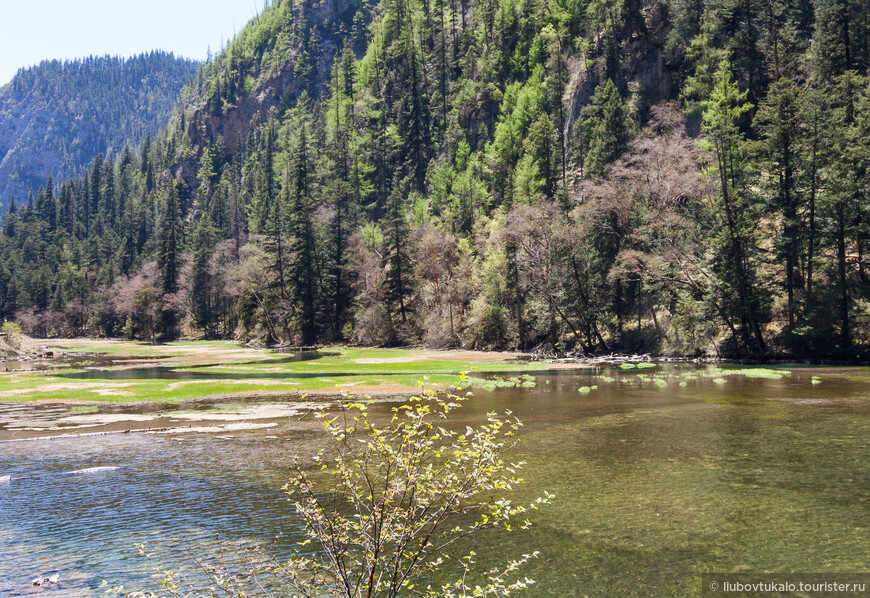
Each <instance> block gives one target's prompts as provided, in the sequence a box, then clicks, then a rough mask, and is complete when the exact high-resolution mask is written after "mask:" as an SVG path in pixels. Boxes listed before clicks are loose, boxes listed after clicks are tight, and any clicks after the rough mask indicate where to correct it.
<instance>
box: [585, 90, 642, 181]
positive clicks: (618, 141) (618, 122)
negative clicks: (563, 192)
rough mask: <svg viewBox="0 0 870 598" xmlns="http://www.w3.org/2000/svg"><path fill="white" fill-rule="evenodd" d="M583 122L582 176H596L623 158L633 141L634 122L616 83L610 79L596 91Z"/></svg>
mask: <svg viewBox="0 0 870 598" xmlns="http://www.w3.org/2000/svg"><path fill="white" fill-rule="evenodd" d="M580 118H581V120H582V123H583V128H582V137H581V141H580V143H581V145H582V146H583V150H582V151H583V156H584V157H583V173H584V174H585V175H586V176H588V177H592V176H596V175H600V174H603V173H604V170H605V167H606V166H607V165H608V164H610V163H611V162H613V161H614V160H615V159H616V158H618V157H619V156H621V155H622V154H623V152H625V150H626V149H627V148H628V142H629V141H630V140H631V134H632V124H631V119H630V118H629V117H628V114H627V112H626V110H625V104H624V103H623V101H622V97H620V95H619V90H618V89H617V88H616V85H615V84H614V83H613V80H611V79H607V80H606V81H605V82H604V83H602V84H600V85H599V86H598V87H596V88H595V93H593V94H592V98H591V99H590V101H589V105H588V106H585V107H584V108H583V110H582V111H581V113H580Z"/></svg>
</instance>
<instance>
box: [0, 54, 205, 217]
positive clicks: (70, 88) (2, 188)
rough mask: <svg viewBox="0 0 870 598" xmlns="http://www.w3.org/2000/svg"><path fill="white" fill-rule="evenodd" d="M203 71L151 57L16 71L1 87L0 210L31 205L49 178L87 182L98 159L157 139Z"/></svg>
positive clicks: (89, 60) (84, 61) (159, 56)
mask: <svg viewBox="0 0 870 598" xmlns="http://www.w3.org/2000/svg"><path fill="white" fill-rule="evenodd" d="M198 68H199V63H198V62H195V61H192V60H187V59H184V58H177V57H175V56H173V55H172V54H171V53H166V52H159V51H153V52H149V53H147V54H140V55H138V56H133V57H131V58H126V59H122V58H118V57H110V56H91V57H89V58H85V59H81V60H68V61H60V60H46V61H43V62H42V63H40V64H39V65H37V66H34V67H29V68H22V69H19V71H18V74H17V75H16V76H15V77H14V78H13V79H12V81H11V82H9V83H8V84H6V85H4V86H2V87H0V208H2V210H3V211H5V210H6V209H7V208H8V207H9V204H10V203H11V201H12V198H13V197H14V198H17V199H18V201H19V203H21V202H23V201H26V200H27V196H28V194H29V193H30V192H31V191H33V192H36V190H37V188H38V187H39V186H40V185H44V184H45V183H46V179H47V178H48V177H49V176H52V177H53V178H54V179H59V180H66V179H71V178H73V177H78V176H82V175H84V174H85V173H86V172H89V171H90V167H91V163H92V162H93V161H94V158H96V157H97V156H98V155H99V154H103V155H107V154H109V153H111V152H112V151H113V150H114V151H115V152H117V151H118V150H120V149H121V148H123V147H124V144H125V143H128V142H129V143H132V144H134V145H137V146H138V145H139V144H140V143H142V141H143V140H144V139H145V137H146V136H147V135H148V134H149V133H151V134H156V133H157V132H158V131H160V129H161V128H162V127H163V126H164V125H165V124H166V121H167V120H169V116H170V115H171V114H172V111H173V110H174V109H175V107H176V102H177V99H178V94H179V92H180V91H181V88H182V87H184V85H185V84H187V82H188V81H190V80H191V79H192V78H193V76H194V75H195V74H196V72H197V70H198Z"/></svg>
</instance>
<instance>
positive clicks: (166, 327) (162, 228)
mask: <svg viewBox="0 0 870 598" xmlns="http://www.w3.org/2000/svg"><path fill="white" fill-rule="evenodd" d="M183 186H184V183H183V181H181V180H180V179H175V180H170V181H168V182H167V184H166V188H165V190H164V198H163V209H162V211H161V218H160V223H159V225H158V230H159V235H160V251H159V254H158V261H157V264H158V267H159V268H160V292H161V295H162V298H163V299H162V300H163V308H162V310H161V317H160V326H159V330H160V338H161V340H164V341H166V340H173V339H175V338H176V337H177V336H178V306H177V304H176V297H175V295H176V293H177V292H178V274H179V272H180V269H181V252H182V243H183V234H184V231H183V230H182V227H183V222H182V219H181V205H180V203H181V202H180V199H179V195H180V193H179V189H180V188H181V187H183Z"/></svg>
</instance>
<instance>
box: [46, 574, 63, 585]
mask: <svg viewBox="0 0 870 598" xmlns="http://www.w3.org/2000/svg"><path fill="white" fill-rule="evenodd" d="M59 581H60V575H59V574H57V573H55V574H54V575H52V576H51V577H49V578H48V583H57V582H59Z"/></svg>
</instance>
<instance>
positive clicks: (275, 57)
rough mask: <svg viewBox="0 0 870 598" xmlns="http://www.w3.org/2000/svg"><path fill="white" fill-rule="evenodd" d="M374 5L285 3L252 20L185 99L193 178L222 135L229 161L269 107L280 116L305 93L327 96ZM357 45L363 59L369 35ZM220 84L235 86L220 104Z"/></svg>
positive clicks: (188, 171)
mask: <svg viewBox="0 0 870 598" xmlns="http://www.w3.org/2000/svg"><path fill="white" fill-rule="evenodd" d="M375 5H376V2H374V1H373V0H320V1H316V0H315V1H314V2H311V1H305V2H300V3H296V2H289V1H280V2H274V3H273V5H272V6H271V7H270V8H269V9H268V10H267V11H266V12H265V13H264V14H263V15H261V17H260V18H258V19H254V20H252V21H251V22H250V23H249V24H248V25H247V27H246V29H245V30H243V31H242V33H241V34H240V35H239V37H238V38H237V39H236V40H235V41H234V42H233V43H232V44H231V45H230V47H229V48H228V49H227V50H226V51H225V52H224V53H223V55H222V57H221V60H219V61H216V62H215V63H214V64H211V65H206V67H205V68H204V69H203V73H204V74H202V73H201V75H202V76H201V77H198V80H197V82H196V83H195V84H194V85H192V86H191V88H190V90H189V93H188V94H187V95H186V97H185V98H184V99H183V104H184V110H185V123H186V125H185V132H186V133H187V135H188V137H189V138H190V141H191V143H192V146H193V150H194V151H193V153H192V155H191V156H190V157H189V159H185V160H182V161H181V172H180V173H181V174H182V175H183V176H184V178H185V179H186V180H187V181H188V183H193V177H194V175H195V172H196V168H197V166H196V160H197V159H198V157H199V156H200V155H201V151H202V149H203V148H204V147H205V146H206V145H207V144H209V143H211V142H212V141H214V140H216V139H218V138H221V140H222V146H223V148H224V150H225V152H226V155H225V156H224V158H226V159H232V158H233V157H234V156H235V155H236V153H237V152H239V151H240V150H241V149H243V148H244V146H245V143H246V142H247V139H248V133H249V131H250V129H251V123H252V121H260V122H263V121H265V120H266V119H268V117H269V114H270V112H274V114H276V115H277V116H278V117H279V118H280V117H281V115H282V114H283V112H284V111H285V110H287V109H288V108H292V107H293V106H295V105H296V102H297V101H298V100H299V98H300V97H301V96H302V94H303V92H306V93H307V94H308V96H309V97H310V98H311V99H312V100H317V99H318V98H320V97H321V96H323V95H324V94H325V93H326V92H327V90H328V86H329V82H330V76H331V75H330V73H331V68H332V64H333V61H334V59H335V57H336V56H337V54H338V53H339V52H340V51H341V49H342V44H343V43H344V40H346V39H352V38H353V37H354V35H353V34H352V32H356V34H357V35H358V36H359V37H360V38H363V37H364V30H365V28H366V27H367V26H368V24H369V23H370V22H371V20H372V18H373V17H374V16H375V8H374V7H375ZM260 19H262V20H263V22H262V23H261V22H259V21H260ZM348 34H351V35H350V36H348ZM252 39H253V40H255V41H252ZM351 49H352V50H353V51H354V53H355V54H356V55H357V56H359V55H360V54H361V53H362V52H363V51H364V50H365V42H364V40H363V39H360V41H359V42H358V43H357V44H356V45H355V46H354V47H352V48H351ZM300 71H304V75H300ZM216 81H217V82H218V84H220V83H221V82H222V84H223V85H224V88H225V89H226V88H227V87H229V88H231V89H233V90H235V91H234V92H233V93H229V94H226V91H225V90H224V93H225V94H226V97H224V98H223V105H222V106H219V107H218V108H217V109H215V105H214V102H213V101H210V99H209V94H210V93H214V88H215V82H216Z"/></svg>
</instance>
